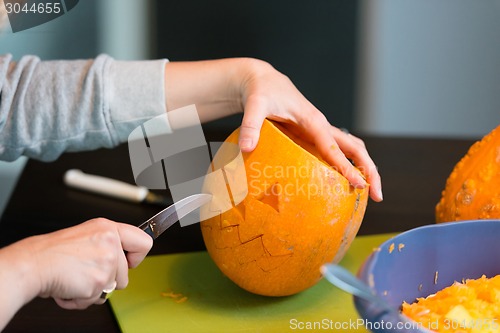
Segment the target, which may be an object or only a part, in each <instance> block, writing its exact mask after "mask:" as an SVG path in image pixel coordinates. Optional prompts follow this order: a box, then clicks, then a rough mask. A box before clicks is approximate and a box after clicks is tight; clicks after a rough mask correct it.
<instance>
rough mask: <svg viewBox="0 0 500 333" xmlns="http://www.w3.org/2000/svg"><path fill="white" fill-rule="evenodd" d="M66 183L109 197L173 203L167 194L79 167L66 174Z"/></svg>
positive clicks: (164, 205) (156, 203) (154, 202)
mask: <svg viewBox="0 0 500 333" xmlns="http://www.w3.org/2000/svg"><path fill="white" fill-rule="evenodd" d="M64 183H65V184H66V185H67V186H69V187H73V188H76V189H79V190H84V191H88V192H93V193H97V194H101V195H105V196H108V197H113V198H117V199H121V200H126V201H130V202H135V203H148V204H154V205H159V206H162V207H166V206H168V205H171V204H172V200H171V199H170V198H168V197H167V196H163V195H159V194H156V193H153V192H151V191H149V190H148V189H147V188H146V187H143V186H136V185H131V184H128V183H125V182H122V181H119V180H116V179H111V178H107V177H102V176H96V175H91V174H87V173H84V172H82V171H81V170H77V169H70V170H68V171H66V173H65V174H64Z"/></svg>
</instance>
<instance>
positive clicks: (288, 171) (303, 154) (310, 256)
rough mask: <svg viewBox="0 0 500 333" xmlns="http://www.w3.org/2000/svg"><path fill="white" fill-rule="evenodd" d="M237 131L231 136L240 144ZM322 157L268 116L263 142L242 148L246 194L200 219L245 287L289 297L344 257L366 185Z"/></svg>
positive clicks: (230, 273)
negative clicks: (357, 186)
mask: <svg viewBox="0 0 500 333" xmlns="http://www.w3.org/2000/svg"><path fill="white" fill-rule="evenodd" d="M285 133H286V134H285ZM238 135H239V130H236V131H235V132H233V133H232V134H231V135H230V136H229V137H228V138H227V140H226V142H230V143H234V144H237V142H238ZM292 138H293V140H292ZM223 147H224V146H223ZM219 154H226V152H225V151H224V149H223V148H221V149H220V150H219V151H218V152H217V155H216V157H215V158H216V159H217V157H218V156H219ZM317 156H318V154H317V152H316V150H315V148H314V147H312V146H311V145H309V144H307V143H305V142H302V141H301V140H300V139H299V138H297V137H294V136H293V135H292V134H291V133H287V132H286V131H285V129H283V128H282V127H280V126H279V125H278V124H274V123H272V122H270V121H267V120H266V121H265V123H264V125H263V127H262V131H261V136H260V140H259V144H258V146H257V148H256V149H255V150H254V151H253V152H252V153H248V154H243V160H244V165H245V171H246V181H247V185H248V195H247V196H246V197H245V199H244V200H243V201H242V202H241V203H240V204H238V205H237V206H236V207H233V208H232V209H230V210H228V211H226V212H224V213H222V214H220V215H217V216H215V217H212V218H210V219H208V220H205V221H203V222H202V223H201V228H202V233H203V238H204V241H205V245H206V248H207V250H208V252H209V254H210V256H211V257H212V259H213V260H214V262H215V263H216V264H217V266H218V267H219V269H220V270H221V271H222V272H223V273H224V274H225V275H226V276H227V277H229V278H230V279H231V280H232V281H233V282H235V283H236V284H237V285H239V286H240V287H242V288H243V289H246V290H248V291H250V292H252V293H256V294H261V295H266V296H284V295H291V294H295V293H297V292H300V291H302V290H304V289H306V288H309V287H311V286H313V285H314V284H316V283H317V282H318V281H319V280H320V279H321V273H320V267H321V266H322V265H323V264H325V263H328V262H338V261H340V259H341V258H342V257H343V256H344V254H345V252H346V250H347V249H348V247H349V245H350V243H351V241H352V240H353V238H354V237H355V235H356V233H357V231H358V229H359V226H360V224H361V221H362V219H363V216H364V212H365V209H366V205H367V200H368V188H365V189H354V188H353V187H351V186H350V185H349V183H348V181H347V179H346V178H344V177H343V176H342V175H341V174H340V173H338V172H337V171H336V170H334V169H333V168H332V167H330V166H329V165H327V164H326V163H325V162H324V161H322V160H321V159H319V158H318V157H317Z"/></svg>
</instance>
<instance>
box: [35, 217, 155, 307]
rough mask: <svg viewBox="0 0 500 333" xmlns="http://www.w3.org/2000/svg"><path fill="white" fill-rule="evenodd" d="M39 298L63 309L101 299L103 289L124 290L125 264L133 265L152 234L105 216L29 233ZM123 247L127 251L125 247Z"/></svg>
mask: <svg viewBox="0 0 500 333" xmlns="http://www.w3.org/2000/svg"><path fill="white" fill-rule="evenodd" d="M27 241H29V244H27V245H28V246H29V250H30V252H31V253H32V255H33V260H34V261H35V263H36V265H35V267H36V269H35V271H36V272H37V274H38V282H39V288H40V289H39V294H38V296H41V297H53V298H54V299H55V301H56V302H57V304H58V305H59V306H61V307H63V308H65V309H84V308H87V307H88V306H90V305H92V304H102V303H104V301H105V300H103V299H101V298H100V296H101V293H102V291H103V290H104V289H109V288H112V287H113V286H114V285H115V282H116V289H123V288H125V287H126V286H127V284H128V269H129V268H133V267H136V266H137V265H138V264H139V263H140V262H141V261H142V260H143V259H144V257H145V256H146V254H147V253H148V252H149V250H150V249H151V246H152V239H151V237H150V236H148V235H147V234H146V233H144V232H143V231H142V230H140V229H139V228H137V227H135V226H131V225H128V224H122V223H116V222H112V221H110V220H106V219H103V218H98V219H94V220H90V221H87V222H85V223H82V224H80V225H78V226H75V227H72V228H68V229H63V230H60V231H57V232H54V233H50V234H46V235H41V236H35V237H31V238H28V239H27ZM124 251H126V254H125V252H124Z"/></svg>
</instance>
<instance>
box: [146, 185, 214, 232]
mask: <svg viewBox="0 0 500 333" xmlns="http://www.w3.org/2000/svg"><path fill="white" fill-rule="evenodd" d="M211 200H212V194H205V193H200V194H193V195H191V196H189V197H186V198H184V199H181V200H179V201H177V202H176V203H174V204H172V205H170V206H168V207H167V208H165V209H164V210H162V211H161V212H159V213H158V214H156V215H155V216H153V217H152V218H150V219H149V220H147V221H146V222H144V223H143V224H141V225H140V226H139V228H141V229H142V230H144V232H146V233H147V234H148V235H149V236H151V237H152V238H153V239H156V238H158V236H160V235H161V234H162V233H163V232H164V231H165V230H167V229H168V228H170V227H171V226H172V225H173V224H174V223H175V222H177V221H179V220H180V219H182V218H183V217H184V216H186V215H187V214H189V213H191V212H193V211H194V210H196V209H198V208H200V207H201V206H203V205H205V204H207V203H209V202H210V201H211Z"/></svg>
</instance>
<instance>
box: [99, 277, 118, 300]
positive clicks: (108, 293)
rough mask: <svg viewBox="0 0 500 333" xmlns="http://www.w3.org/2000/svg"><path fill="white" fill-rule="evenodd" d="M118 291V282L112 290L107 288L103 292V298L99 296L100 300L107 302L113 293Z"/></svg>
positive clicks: (114, 283)
mask: <svg viewBox="0 0 500 333" xmlns="http://www.w3.org/2000/svg"><path fill="white" fill-rule="evenodd" d="M115 289H116V281H114V282H113V285H112V286H111V287H110V288H106V289H103V290H102V293H101V296H99V298H100V299H103V300H107V299H108V298H110V297H111V294H112V293H113V291H115Z"/></svg>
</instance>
